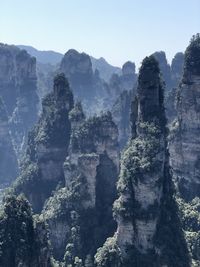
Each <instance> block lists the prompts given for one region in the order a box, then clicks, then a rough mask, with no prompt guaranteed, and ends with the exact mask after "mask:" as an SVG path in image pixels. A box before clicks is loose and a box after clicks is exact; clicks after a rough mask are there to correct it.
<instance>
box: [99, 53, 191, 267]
mask: <svg viewBox="0 0 200 267" xmlns="http://www.w3.org/2000/svg"><path fill="white" fill-rule="evenodd" d="M137 98H138V119H137V127H136V132H135V134H134V135H135V136H133V139H132V141H131V142H130V143H129V146H128V148H127V150H126V151H125V153H124V155H123V159H122V163H121V172H120V177H119V182H118V194H119V197H118V199H117V201H116V202H115V204H114V215H115V218H116V220H117V224H118V228H117V231H116V233H115V235H114V237H113V238H111V239H108V240H107V241H106V243H105V244H104V246H103V247H102V248H100V249H99V250H98V253H97V254H96V256H95V259H96V265H97V266H123V267H124V266H134V265H136V266H140V267H143V266H145V267H147V266H156V267H158V266H159V267H161V266H169V267H173V266H174V267H177V266H180V267H183V266H188V267H189V260H188V254H187V249H186V245H185V240H184V238H183V235H182V231H181V228H180V222H179V219H178V215H177V210H176V204H175V201H174V199H173V186H172V180H171V175H170V169H169V159H168V151H167V142H166V134H167V132H166V118H165V113H164V106H163V88H162V82H161V80H160V71H159V67H158V63H157V61H156V60H155V58H154V57H153V56H151V57H148V58H145V59H144V61H143V64H142V67H141V69H140V73H139V80H138V96H137ZM111 251H112V252H111ZM111 253H112V255H111Z"/></svg>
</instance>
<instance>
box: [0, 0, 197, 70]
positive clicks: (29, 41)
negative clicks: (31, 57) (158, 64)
mask: <svg viewBox="0 0 200 267" xmlns="http://www.w3.org/2000/svg"><path fill="white" fill-rule="evenodd" d="M197 32H200V0H0V42H3V43H9V44H26V45H32V46H34V47H36V48H38V49H41V50H55V51H59V52H62V53H64V52H66V51H67V50H68V49H70V48H75V49H77V50H78V51H85V52H86V53H88V54H90V55H93V56H95V57H100V56H103V57H105V58H106V59H107V60H108V61H109V62H110V63H112V64H114V65H118V66H121V65H122V64H123V63H124V62H125V61H127V60H132V61H135V62H136V64H137V65H139V63H140V62H141V61H142V59H143V58H144V57H145V56H146V55H149V54H151V53H153V52H154V51H158V50H165V51H166V54H167V57H168V59H169V60H171V58H172V57H173V55H174V54H175V53H176V52H177V51H184V50H185V48H186V46H187V45H188V42H189V40H190V38H191V36H192V35H193V34H195V33H197Z"/></svg>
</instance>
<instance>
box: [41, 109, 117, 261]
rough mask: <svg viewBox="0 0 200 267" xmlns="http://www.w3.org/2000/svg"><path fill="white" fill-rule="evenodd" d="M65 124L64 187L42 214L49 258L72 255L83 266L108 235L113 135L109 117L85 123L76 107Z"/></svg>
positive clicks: (110, 230) (114, 176) (111, 227)
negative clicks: (46, 227) (47, 232)
mask: <svg viewBox="0 0 200 267" xmlns="http://www.w3.org/2000/svg"><path fill="white" fill-rule="evenodd" d="M70 119H71V123H72V125H73V128H72V135H71V141H70V147H69V155H68V157H67V158H66V161H65V163H64V174H65V188H62V189H60V190H59V191H57V192H56V193H55V195H54V196H53V197H52V198H50V199H49V201H48V202H47V204H46V205H45V207H44V209H43V215H44V218H45V220H46V221H47V222H48V224H49V227H50V239H51V243H52V246H53V253H54V255H55V257H56V258H58V259H62V258H63V256H64V254H65V261H66V263H68V264H70V263H71V261H73V260H74V259H75V257H76V256H78V257H79V258H81V259H82V260H83V262H84V261H85V260H86V261H87V259H88V257H89V258H93V256H94V254H95V253H96V250H97V248H98V247H99V246H101V245H102V244H103V243H104V242H105V240H106V238H107V236H110V235H112V234H113V233H114V231H115V229H116V223H115V221H114V220H113V218H112V203H113V201H114V200H115V198H116V179H117V175H118V171H119V151H118V131H117V127H116V125H115V124H114V122H113V121H112V117H111V114H110V113H106V114H103V115H102V116H100V117H93V118H90V119H88V120H85V119H84V116H83V113H82V108H81V106H80V104H78V105H76V106H75V108H74V110H72V111H71V112H70ZM73 214H75V217H74V215H73ZM73 227H74V228H75V229H76V230H74V231H76V234H75V236H76V238H74V233H73V231H72V228H73ZM88 236H89V238H88ZM58 237H59V238H58ZM70 247H73V248H74V252H72V251H71V252H70ZM67 255H68V256H67ZM69 255H71V259H70V258H69Z"/></svg>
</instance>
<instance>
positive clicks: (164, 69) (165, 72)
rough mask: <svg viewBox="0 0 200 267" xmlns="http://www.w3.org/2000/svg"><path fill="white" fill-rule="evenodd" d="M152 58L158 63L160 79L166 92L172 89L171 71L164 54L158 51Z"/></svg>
mask: <svg viewBox="0 0 200 267" xmlns="http://www.w3.org/2000/svg"><path fill="white" fill-rule="evenodd" d="M153 56H154V57H155V59H156V60H157V61H158V63H159V68H160V71H161V75H162V79H163V81H164V82H165V85H166V90H167V91H168V90H171V89H172V81H171V69H170V65H169V64H168V62H167V58H166V54H165V52H164V51H159V52H155V53H153Z"/></svg>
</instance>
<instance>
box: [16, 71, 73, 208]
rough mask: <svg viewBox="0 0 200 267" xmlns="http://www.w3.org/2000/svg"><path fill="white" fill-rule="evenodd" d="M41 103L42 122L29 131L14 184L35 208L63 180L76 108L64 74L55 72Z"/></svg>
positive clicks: (62, 182)
mask: <svg viewBox="0 0 200 267" xmlns="http://www.w3.org/2000/svg"><path fill="white" fill-rule="evenodd" d="M42 105H43V110H42V114H41V117H40V119H39V122H38V123H37V124H36V126H35V127H34V129H33V130H32V131H31V132H30V134H29V139H28V147H27V152H26V155H25V160H24V164H23V166H22V171H21V175H20V177H19V178H18V179H17V181H16V183H15V185H14V191H15V192H16V193H20V192H23V193H24V194H25V195H26V196H27V198H28V199H29V201H30V203H31V204H32V206H33V209H34V211H36V212H38V211H40V210H41V209H42V206H43V204H44V202H45V200H46V199H47V198H48V197H49V196H50V195H51V193H52V190H54V189H55V188H56V186H57V185H58V184H59V183H61V184H64V173H63V162H64V160H65V158H66V156H67V153H68V145H69V140H70V133H71V125H70V121H69V117H68V116H69V112H70V110H71V109H72V108H73V95H72V92H71V90H70V89H69V85H68V82H67V80H66V79H65V77H64V74H60V75H58V76H56V78H55V79H54V90H53V92H52V93H51V94H49V95H47V96H46V98H44V100H43V103H42Z"/></svg>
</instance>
